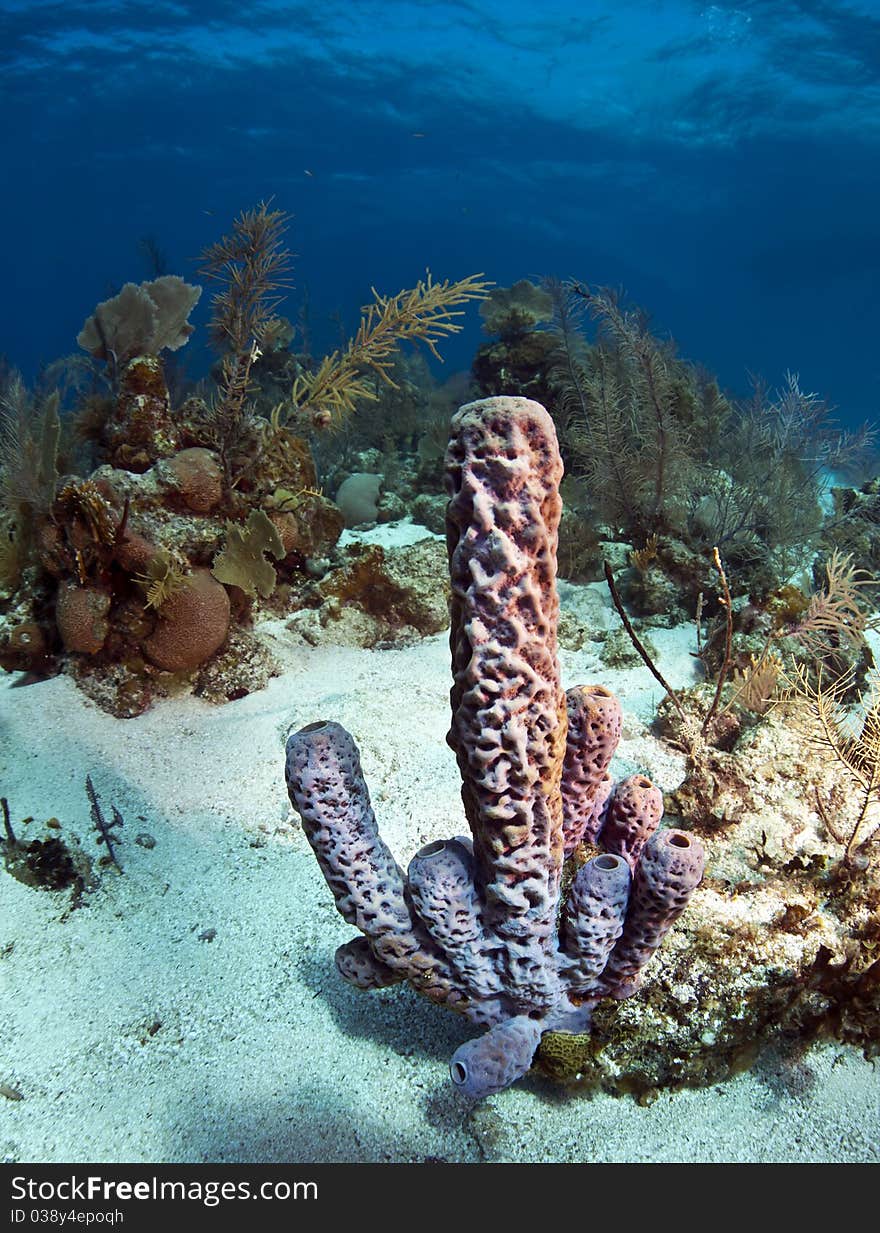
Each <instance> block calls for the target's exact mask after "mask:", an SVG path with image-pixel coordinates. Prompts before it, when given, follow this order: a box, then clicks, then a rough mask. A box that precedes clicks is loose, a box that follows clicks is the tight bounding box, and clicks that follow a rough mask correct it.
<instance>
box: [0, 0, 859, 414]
mask: <svg viewBox="0 0 880 1233" xmlns="http://www.w3.org/2000/svg"><path fill="white" fill-rule="evenodd" d="M0 26H2V28H0V71H2V84H0V91H2V129H0V132H2V138H0V140H2V162H0V167H2V173H0V174H2V189H0V225H2V242H0V280H2V310H0V352H5V353H6V354H7V355H8V357H9V358H10V359H11V360H12V361H13V362H15V363H16V364H18V365H19V366H21V367H23V368H24V370H25V371H26V372H27V373H28V374H30V375H32V374H33V373H34V371H35V370H36V368H37V366H38V364H39V363H40V362H41V361H44V360H49V359H52V358H54V357H55V356H57V355H60V354H64V353H67V352H70V351H73V350H75V349H76V345H75V337H76V334H77V332H78V330H79V328H80V326H81V325H82V322H83V320H84V319H85V317H86V316H87V315H88V314H89V312H90V311H91V310H92V308H93V307H94V305H95V303H96V302H97V301H98V300H99V299H102V298H105V297H106V296H107V295H108V294H110V293H112V292H114V291H116V290H118V288H119V287H120V286H121V284H122V283H123V282H125V281H127V280H132V281H140V280H142V279H144V278H147V277H150V276H151V270H150V268H149V266H148V264H147V262H146V261H145V259H144V256H143V253H142V251H141V249H140V248H139V240H140V239H141V238H142V237H144V236H148V235H149V236H151V237H153V238H154V240H155V241H156V242H157V243H158V244H159V246H160V247H161V248H162V249H163V250H164V251H165V253H166V254H167V256H168V258H169V269H170V270H171V271H172V272H177V273H180V274H183V275H184V276H186V277H188V278H189V279H191V280H196V276H195V264H194V258H196V257H197V255H198V253H199V251H200V250H201V249H202V248H203V247H204V245H205V244H207V243H209V242H210V241H212V240H214V239H216V238H217V237H218V236H219V235H220V234H222V233H223V232H224V231H226V230H228V228H229V225H230V222H231V220H232V218H233V216H234V215H235V214H236V213H238V212H239V211H240V210H242V209H244V208H248V207H251V206H253V205H255V204H256V203H257V202H258V201H259V200H260V199H261V198H264V197H269V196H273V195H274V199H275V204H276V205H277V206H279V207H281V208H284V209H286V210H289V211H290V212H291V213H292V214H293V215H294V216H295V218H294V223H293V228H292V232H291V246H292V247H293V249H294V250H295V251H296V252H297V253H298V257H297V260H296V266H295V281H296V291H295V292H294V295H293V298H292V299H291V301H290V302H289V303H288V305H287V306H286V312H287V315H289V316H291V317H292V318H295V316H296V308H297V302H298V301H297V297H298V295H299V294H300V293H301V292H302V290H303V288H304V287H305V286H308V290H309V295H310V298H311V308H312V319H313V327H314V332H315V342H316V345H322V344H323V345H324V346H326V347H330V346H332V345H334V344H335V343H336V342H337V341H338V332H337V327H336V326H335V325H333V324H332V322H331V321H330V317H331V315H332V314H333V313H334V312H341V313H342V314H343V317H344V318H345V320H346V322H347V324H348V325H349V327H353V326H354V324H355V322H356V318H357V309H358V306H359V305H360V304H362V303H363V302H365V301H366V300H367V299H368V298H369V295H370V290H369V289H370V285H371V284H375V285H376V286H377V287H378V288H379V289H380V290H382V291H385V292H394V291H397V290H399V289H400V288H401V287H403V286H409V285H411V284H413V283H414V282H415V281H416V280H417V279H418V278H419V277H421V276H422V275H423V273H424V270H425V267H426V266H430V267H431V269H432V271H433V273H434V274H435V276H436V277H438V278H452V279H455V278H460V277H463V276H464V275H467V274H470V273H473V272H476V271H485V273H486V274H487V276H488V277H490V278H492V279H494V280H496V281H497V282H498V283H500V284H507V283H510V282H512V281H514V280H515V279H517V278H521V277H523V276H536V275H541V274H545V273H555V274H558V275H561V276H567V275H576V276H578V277H580V278H582V279H584V280H585V281H588V282H592V283H607V284H612V285H623V286H624V287H625V288H626V289H627V291H628V292H629V295H630V296H631V298H632V299H634V300H635V301H637V302H639V303H641V304H642V305H644V306H645V307H646V308H648V309H649V310H650V311H651V313H652V315H653V320H654V323H655V326H656V327H657V328H658V329H659V330H661V331H669V332H671V333H672V334H674V336H675V337H676V338H677V340H678V342H679V346H680V349H681V351H682V352H683V353H684V354H685V355H686V356H688V357H689V358H692V359H697V360H700V361H702V362H704V363H705V364H707V365H708V366H709V367H711V368H713V369H715V370H716V371H718V372H719V373H720V375H721V377H722V379H723V381H724V382H725V383H726V384H727V385H728V386H729V387H731V388H733V389H734V390H735V391H739V392H742V391H744V390H745V389H746V388H747V385H748V380H747V373H748V372H749V371H751V372H757V373H761V374H763V375H764V376H765V377H766V378H768V379H769V380H770V381H771V382H776V381H778V380H779V379H780V378H781V377H782V374H783V372H784V370H785V369H786V368H790V369H792V370H794V371H796V372H799V373H800V376H801V385H802V387H803V388H804V389H806V390H815V391H817V392H819V393H820V394H822V395H823V397H825V398H827V399H829V400H830V401H831V402H833V403H835V404H837V405H838V407H839V412H840V416H841V418H843V419H846V420H849V421H855V420H858V419H860V418H863V417H872V418H874V417H875V416H876V417H877V418H880V416H878V415H877V412H878V408H880V346H878V336H880V308H878V300H877V281H878V264H880V262H878V218H880V172H878V167H880V160H878V152H880V4H878V0H835V2H831V0H740V2H739V3H737V4H730V3H716V4H704V3H699V2H697V3H690V2H688V0H631V2H627V0H621V2H620V3H614V2H613V0H595V2H591V0H585V2H582V3H574V2H569V3H537V2H535V0H530V2H528V3H526V2H525V0H472V2H469V0H458V2H456V0H450V2H449V3H445V4H439V3H410V4H402V3H394V2H393V0H362V2H359V0H352V2H349V3H344V2H339V0H315V3H313V4H309V5H303V4H292V3H283V2H280V0H278V2H276V0H256V2H254V0H250V2H249V0H235V3H232V2H230V0H211V3H182V2H177V0H153V2H152V3H125V2H123V0H116V2H114V0H89V2H88V3H75V2H71V0H68V2H66V3H57V2H55V3H53V2H50V0H0ZM196 281H197V280H196ZM205 299H206V297H205ZM206 313H207V304H206V303H203V304H202V305H200V306H199V309H198V310H197V316H196V320H197V321H198V322H200V323H204V320H205V318H206ZM468 321H469V325H468V329H467V331H466V333H465V334H464V335H463V336H462V337H461V338H460V339H458V340H455V342H454V343H453V345H452V346H447V348H446V354H447V356H448V365H447V368H448V370H451V369H453V368H455V367H457V366H461V367H465V366H467V364H468V363H469V360H470V357H471V355H472V352H473V350H474V348H475V346H476V345H477V344H478V343H479V341H480V337H481V336H480V329H479V318H478V316H477V313H476V309H475V308H471V310H470V313H469V317H468ZM203 334H204V331H199V334H197V336H196V339H198V338H199V337H200V336H203ZM194 343H195V340H194ZM188 350H189V352H190V356H189V358H190V364H191V366H192V367H193V368H195V369H198V368H199V367H200V366H203V365H204V362H205V355H204V352H202V353H201V354H200V353H199V350H198V347H197V346H196V345H194V344H190V347H189V349H188ZM181 354H182V355H183V354H184V353H181Z"/></svg>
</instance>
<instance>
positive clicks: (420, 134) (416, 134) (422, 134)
mask: <svg viewBox="0 0 880 1233" xmlns="http://www.w3.org/2000/svg"><path fill="white" fill-rule="evenodd" d="M424 136H426V134H425V133H410V137H424Z"/></svg>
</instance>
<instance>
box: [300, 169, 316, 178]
mask: <svg viewBox="0 0 880 1233" xmlns="http://www.w3.org/2000/svg"><path fill="white" fill-rule="evenodd" d="M303 175H304V176H311V177H312V178H314V175H315V173H314V171H309V169H308V167H303Z"/></svg>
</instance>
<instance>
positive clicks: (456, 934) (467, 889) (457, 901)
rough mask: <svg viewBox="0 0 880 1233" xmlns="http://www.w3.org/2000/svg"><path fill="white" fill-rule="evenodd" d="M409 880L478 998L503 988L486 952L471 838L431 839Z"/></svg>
mask: <svg viewBox="0 0 880 1233" xmlns="http://www.w3.org/2000/svg"><path fill="white" fill-rule="evenodd" d="M407 881H408V883H409V892H410V898H411V900H412V905H413V907H414V909H415V911H416V913H417V914H418V917H419V919H420V920H421V921H422V923H423V924H424V926H425V928H426V929H427V931H428V933H429V934H430V935H431V937H432V939H433V940H434V942H436V944H437V945H438V946H439V947H440V949H441V950H442V952H443V954H444V955H445V956H446V958H447V959H448V961H449V963H450V964H451V966H452V967H453V968H454V969H455V971H456V972H457V973H458V975H459V977H460V978H461V980H462V981H463V983H464V985H465V986H466V987H467V988H468V989H470V990H472V991H473V992H474V993H475V994H476V995H477V996H478V997H479V998H495V997H498V996H499V994H501V993H503V982H502V980H501V976H500V973H499V972H498V971H497V969H496V967H495V965H493V964H492V962H491V961H490V960H488V958H487V950H488V947H489V939H487V937H486V935H485V933H484V930H483V921H482V910H481V907H480V901H479V899H478V897H477V891H476V886H475V885H474V858H473V850H472V848H471V845H470V841H469V840H465V839H448V840H446V841H445V842H444V841H443V840H438V841H437V842H436V843H429V844H427V846H426V847H424V848H421V849H420V850H419V851H418V852H417V853H416V855H415V856H414V857H413V858H412V860H411V861H410V863H409V869H408V870H407Z"/></svg>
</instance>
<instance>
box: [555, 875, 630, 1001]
mask: <svg viewBox="0 0 880 1233" xmlns="http://www.w3.org/2000/svg"><path fill="white" fill-rule="evenodd" d="M629 885H630V872H629V865H627V863H626V861H625V860H624V859H623V857H621V856H614V855H613V854H611V853H605V854H603V855H602V856H595V857H594V858H593V859H592V860H591V861H587V863H586V864H585V865H582V866H581V868H580V869H579V870H578V871H577V874H576V875H575V878H574V881H573V882H572V884H571V890H570V891H569V893H568V899H567V900H566V903H565V908H564V909H563V913H562V928H561V931H560V933H561V942H562V950H563V952H564V953H565V955H566V956H567V959H568V962H569V963H570V967H567V969H566V972H565V976H566V980H567V982H569V989H570V992H571V993H573V994H576V995H577V994H584V993H587V992H588V991H589V990H591V989H593V988H594V987H595V982H596V978H597V977H598V976H599V975H600V973H601V972H602V969H603V968H604V967H605V964H606V963H607V961H608V956H609V954H610V953H611V948H612V947H613V946H614V944H615V942H616V941H617V939H618V938H619V937H620V934H621V931H622V930H623V920H624V916H625V915H626V905H627V901H628V899H629Z"/></svg>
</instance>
